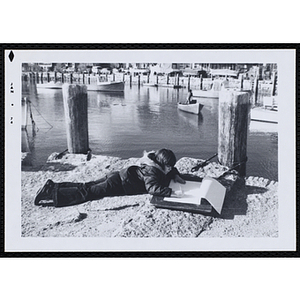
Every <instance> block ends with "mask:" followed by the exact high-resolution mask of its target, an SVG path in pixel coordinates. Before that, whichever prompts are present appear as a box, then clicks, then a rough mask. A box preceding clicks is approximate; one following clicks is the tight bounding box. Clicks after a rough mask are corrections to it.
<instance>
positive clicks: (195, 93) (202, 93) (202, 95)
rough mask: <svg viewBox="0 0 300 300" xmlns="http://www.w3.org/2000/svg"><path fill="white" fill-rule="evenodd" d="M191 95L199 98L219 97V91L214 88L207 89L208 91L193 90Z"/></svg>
mask: <svg viewBox="0 0 300 300" xmlns="http://www.w3.org/2000/svg"><path fill="white" fill-rule="evenodd" d="M193 96H194V97H199V98H216V99H217V98H219V91H214V90H208V91H202V90H193Z"/></svg>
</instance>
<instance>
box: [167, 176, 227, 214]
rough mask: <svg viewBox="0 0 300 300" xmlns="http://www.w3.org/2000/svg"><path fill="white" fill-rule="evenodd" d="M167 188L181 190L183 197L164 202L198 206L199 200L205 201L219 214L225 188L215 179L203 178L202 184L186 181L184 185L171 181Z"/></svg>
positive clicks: (169, 198)
mask: <svg viewBox="0 0 300 300" xmlns="http://www.w3.org/2000/svg"><path fill="white" fill-rule="evenodd" d="M169 187H170V188H172V190H174V191H178V190H182V192H183V197H182V198H175V197H165V198H164V201H167V202H175V203H184V204H195V205H200V204H201V200H202V199H205V200H206V201H208V202H209V203H210V204H211V205H212V206H213V207H214V209H215V210H216V211H217V212H218V213H219V214H220V213H221V210H222V207H223V202H224V198H225V193H226V188H225V187H224V186H223V185H222V184H221V183H219V182H218V181H217V180H216V179H214V178H211V177H205V178H204V179H203V181H202V182H195V181H186V183H185V184H180V183H177V182H174V181H173V180H172V181H171V183H170V185H169Z"/></svg>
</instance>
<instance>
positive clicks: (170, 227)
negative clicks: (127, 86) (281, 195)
mask: <svg viewBox="0 0 300 300" xmlns="http://www.w3.org/2000/svg"><path fill="white" fill-rule="evenodd" d="M56 155H57V153H53V154H52V155H51V156H50V157H49V159H48V161H47V162H46V164H45V165H44V166H43V167H42V168H41V169H39V170H32V169H31V168H28V167H23V169H22V199H21V203H22V204H21V207H22V217H21V226H22V237H190V238H191V237H194V238H202V237H205V238H208V237H278V182H275V181H270V180H268V179H265V178H259V177H246V178H243V179H242V180H240V179H239V178H238V177H237V175H236V174H235V173H231V174H229V175H228V176H226V177H225V178H224V179H223V182H222V184H224V186H226V188H227V196H226V199H225V202H224V206H223V210H222V213H221V215H216V214H212V215H202V214H195V213H190V212H183V211H175V210H167V209H160V208H156V207H154V206H153V205H152V204H151V203H150V200H151V196H150V195H136V196H122V197H106V198H103V199H100V200H98V201H92V202H87V203H83V204H81V205H78V206H73V207H64V208H54V207H40V206H38V207H37V206H34V203H33V200H34V196H35V194H36V191H37V190H38V189H39V188H40V187H41V186H42V185H43V184H44V182H45V181H46V180H47V179H49V178H50V179H52V180H53V181H55V182H62V181H72V182H87V181H91V180H96V179H99V178H100V177H102V176H103V175H105V174H107V173H109V172H111V171H114V170H119V169H120V168H123V167H126V166H129V165H132V164H136V163H138V160H139V158H130V159H121V158H118V157H109V156H101V155H92V157H91V159H90V160H89V161H87V158H86V155H81V154H77V155H75V154H66V155H64V156H63V157H62V158H61V159H55V156H56ZM199 161H201V160H197V159H194V158H188V157H184V158H181V159H180V160H179V161H178V162H177V164H176V167H177V168H178V170H179V171H180V172H181V173H184V174H193V175H196V176H199V177H204V176H211V177H218V176H220V175H221V174H222V173H223V172H224V171H226V168H224V167H223V166H221V165H219V164H218V163H215V162H212V163H210V164H208V165H207V166H205V167H204V168H203V169H200V170H198V171H196V172H193V173H191V171H190V170H191V167H193V166H195V165H196V164H197V163H199Z"/></svg>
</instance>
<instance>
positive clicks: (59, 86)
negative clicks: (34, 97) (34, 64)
mask: <svg viewBox="0 0 300 300" xmlns="http://www.w3.org/2000/svg"><path fill="white" fill-rule="evenodd" d="M62 86H63V84H62V83H61V82H54V81H50V82H46V83H37V84H36V87H37V88H38V89H62Z"/></svg>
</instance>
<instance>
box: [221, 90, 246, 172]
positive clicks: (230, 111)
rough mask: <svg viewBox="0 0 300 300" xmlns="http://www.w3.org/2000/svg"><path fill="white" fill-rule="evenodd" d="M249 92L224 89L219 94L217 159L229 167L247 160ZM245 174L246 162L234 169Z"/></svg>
mask: <svg viewBox="0 0 300 300" xmlns="http://www.w3.org/2000/svg"><path fill="white" fill-rule="evenodd" d="M249 112H250V101H249V94H248V93H246V92H239V91H230V90H224V91H220V94H219V132H218V159H219V162H220V163H221V164H222V165H224V166H227V167H229V168H231V167H233V166H234V165H235V164H238V163H242V162H245V161H246V160H247V137H248V131H249V120H250V119H249V118H250V116H249ZM236 170H237V171H238V172H239V174H240V176H245V175H246V163H244V164H242V165H241V166H240V167H238V168H237V169H236Z"/></svg>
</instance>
